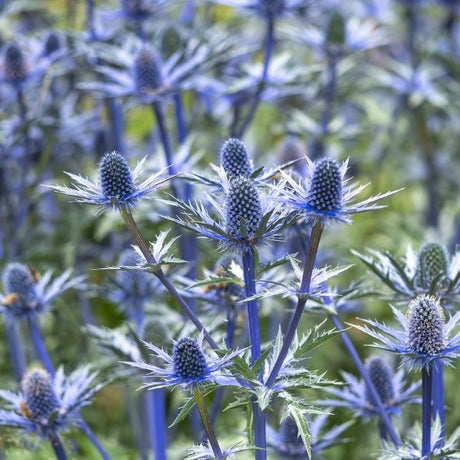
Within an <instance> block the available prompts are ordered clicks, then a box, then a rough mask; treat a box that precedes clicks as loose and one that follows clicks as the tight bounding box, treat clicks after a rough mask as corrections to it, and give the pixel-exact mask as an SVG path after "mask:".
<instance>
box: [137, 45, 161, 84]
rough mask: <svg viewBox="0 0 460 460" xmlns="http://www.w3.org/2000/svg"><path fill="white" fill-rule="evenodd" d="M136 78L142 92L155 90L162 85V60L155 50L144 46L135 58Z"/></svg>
mask: <svg viewBox="0 0 460 460" xmlns="http://www.w3.org/2000/svg"><path fill="white" fill-rule="evenodd" d="M134 80H135V83H136V88H137V90H138V91H139V92H141V93H149V92H153V91H155V90H156V89H158V88H159V87H160V86H161V85H162V83H163V77H162V73H161V62H160V58H159V57H158V55H157V54H156V53H155V52H154V51H152V50H150V49H148V48H144V49H142V50H140V51H139V52H138V53H137V55H136V57H135V59H134Z"/></svg>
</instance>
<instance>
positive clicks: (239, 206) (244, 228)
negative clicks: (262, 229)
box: [225, 177, 262, 239]
mask: <svg viewBox="0 0 460 460" xmlns="http://www.w3.org/2000/svg"><path fill="white" fill-rule="evenodd" d="M261 219H262V209H261V206H260V198H259V193H258V191H257V189H256V187H255V185H254V182H253V181H251V180H249V179H246V178H244V177H239V178H236V179H235V180H233V181H231V183H230V187H229V190H228V192H227V196H226V197H225V228H226V231H227V233H229V234H230V235H231V236H232V237H234V238H237V239H242V238H248V237H251V236H252V235H254V233H255V232H256V231H257V228H258V227H259V224H260V221H261Z"/></svg>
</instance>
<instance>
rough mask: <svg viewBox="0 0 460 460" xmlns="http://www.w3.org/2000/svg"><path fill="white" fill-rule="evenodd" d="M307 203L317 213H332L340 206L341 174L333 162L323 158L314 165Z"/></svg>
mask: <svg viewBox="0 0 460 460" xmlns="http://www.w3.org/2000/svg"><path fill="white" fill-rule="evenodd" d="M307 203H308V205H309V206H311V207H312V208H313V209H316V210H317V211H333V210H335V209H340V207H341V206H342V174H341V173H340V166H339V164H338V163H337V162H336V161H335V160H331V159H328V158H325V159H324V160H321V161H319V162H317V163H316V164H315V169H314V171H313V177H312V180H311V184H310V189H309V190H308V196H307Z"/></svg>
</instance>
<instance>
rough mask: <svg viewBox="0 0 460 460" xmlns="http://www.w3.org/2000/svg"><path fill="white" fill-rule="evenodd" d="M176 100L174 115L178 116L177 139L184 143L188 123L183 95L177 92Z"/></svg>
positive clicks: (174, 98)
mask: <svg viewBox="0 0 460 460" xmlns="http://www.w3.org/2000/svg"><path fill="white" fill-rule="evenodd" d="M173 100H174V115H175V117H176V129H177V141H178V142H179V144H182V143H183V142H184V141H185V139H186V138H187V124H186V122H185V114H184V105H183V103H182V96H181V94H180V93H176V94H174V96H173Z"/></svg>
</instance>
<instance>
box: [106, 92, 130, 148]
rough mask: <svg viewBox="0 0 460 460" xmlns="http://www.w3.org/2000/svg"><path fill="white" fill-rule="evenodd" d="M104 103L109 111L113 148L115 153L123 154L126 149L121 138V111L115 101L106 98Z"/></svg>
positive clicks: (122, 129) (122, 137)
mask: <svg viewBox="0 0 460 460" xmlns="http://www.w3.org/2000/svg"><path fill="white" fill-rule="evenodd" d="M106 103H107V108H108V111H109V118H110V130H111V132H112V141H113V147H114V149H115V150H116V151H117V152H119V153H121V154H125V153H126V149H125V140H124V136H123V132H124V128H123V125H124V121H123V112H122V110H121V107H120V105H119V104H118V102H117V101H116V100H115V99H113V98H107V99H106Z"/></svg>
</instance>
